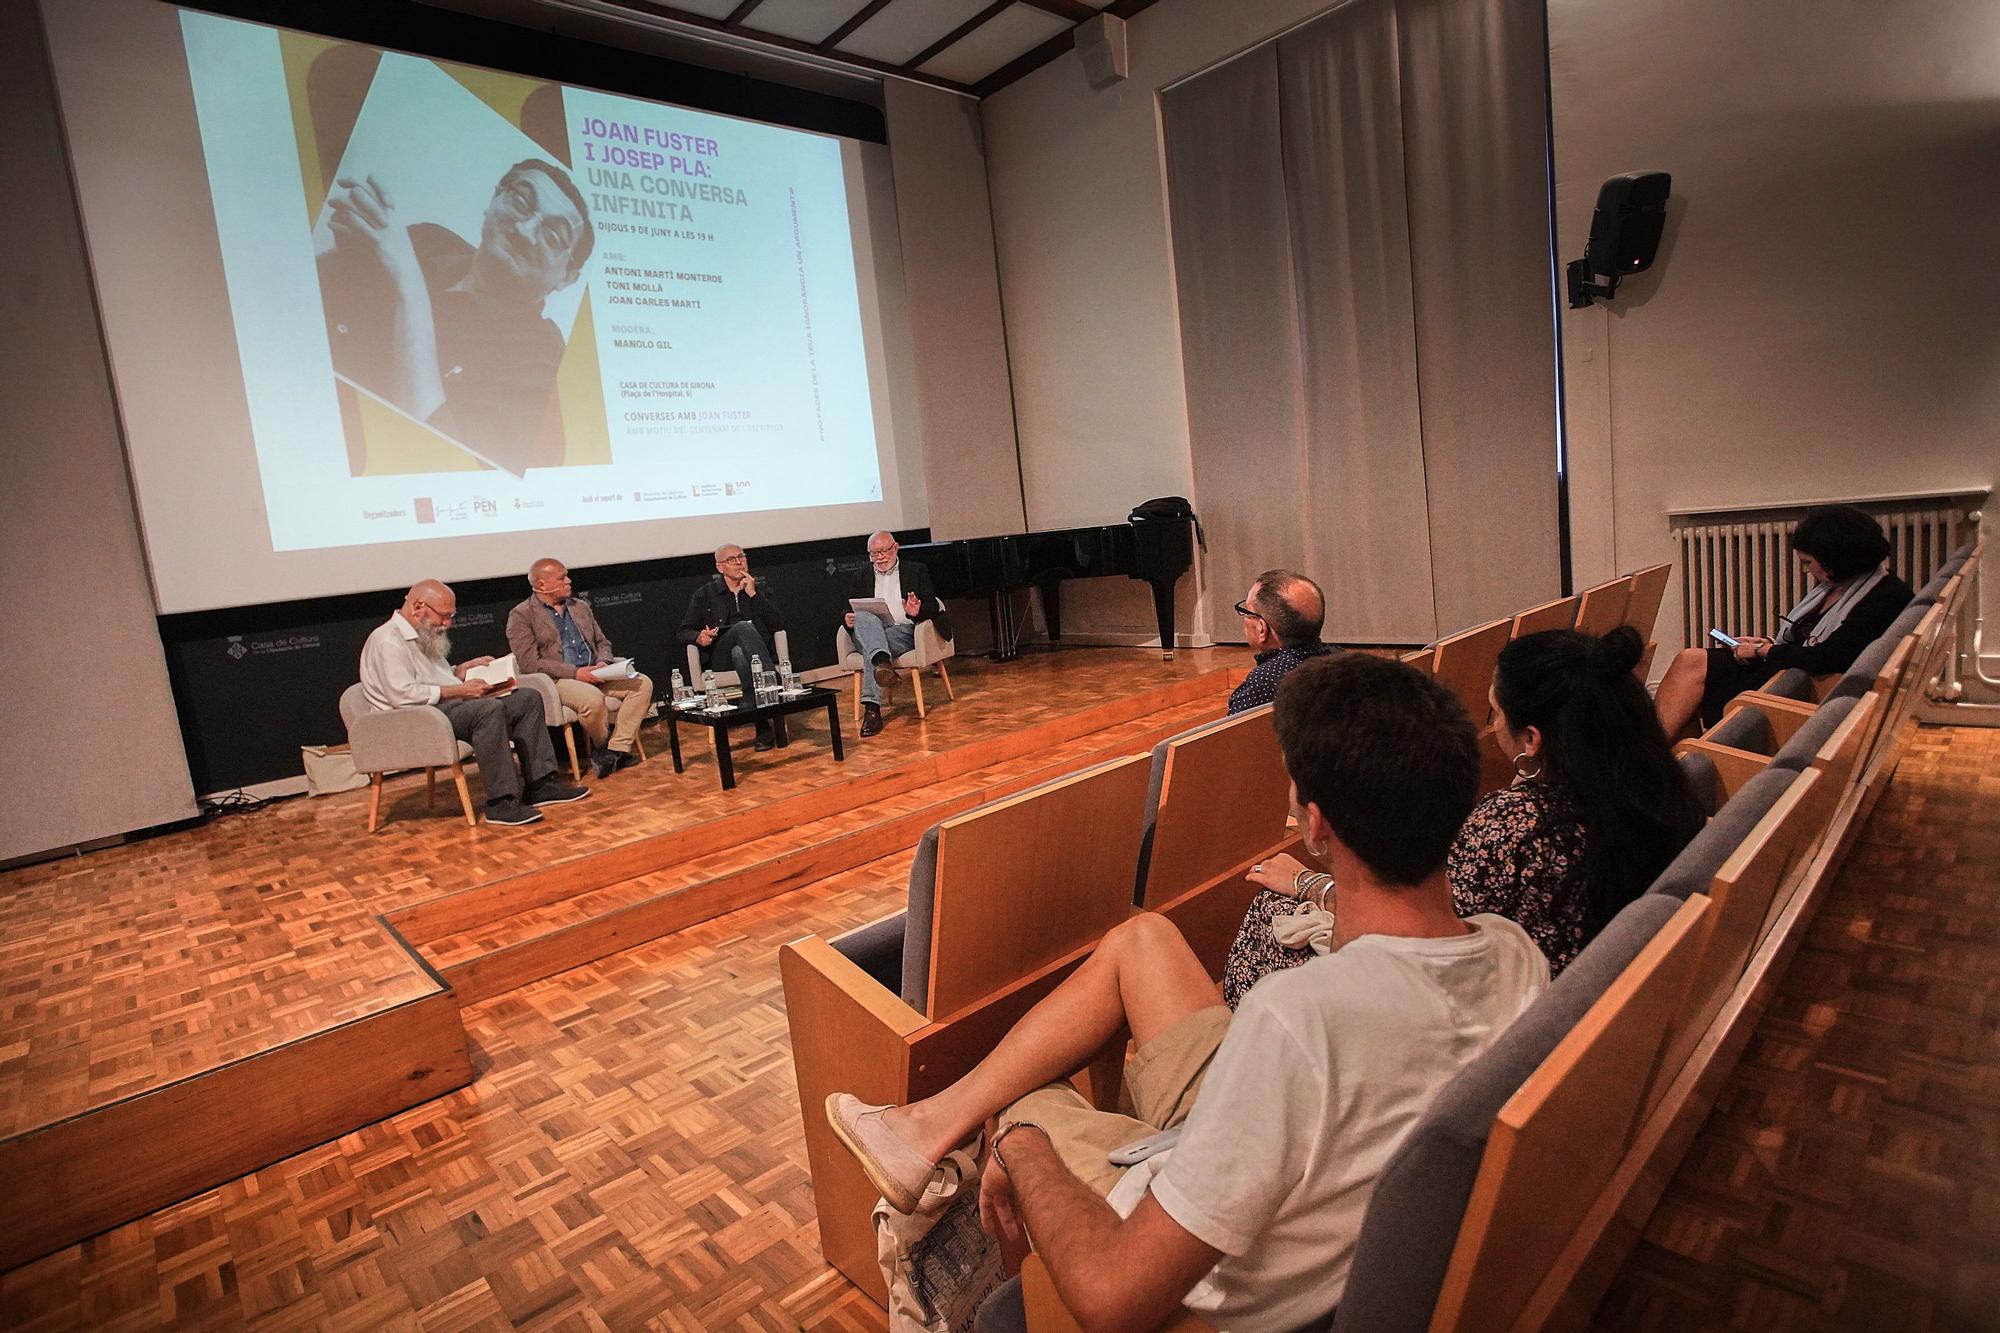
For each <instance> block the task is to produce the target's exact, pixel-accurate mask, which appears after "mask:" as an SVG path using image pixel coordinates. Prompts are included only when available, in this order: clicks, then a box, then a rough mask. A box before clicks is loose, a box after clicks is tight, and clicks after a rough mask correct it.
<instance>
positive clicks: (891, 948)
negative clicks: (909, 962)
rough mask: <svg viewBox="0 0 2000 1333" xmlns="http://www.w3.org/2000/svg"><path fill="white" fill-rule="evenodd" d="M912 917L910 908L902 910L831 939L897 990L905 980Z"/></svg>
mask: <svg viewBox="0 0 2000 1333" xmlns="http://www.w3.org/2000/svg"><path fill="white" fill-rule="evenodd" d="M908 918H909V913H908V912H898V913H896V915H894V916H888V917H883V918H882V919H881V920H880V921H871V922H869V923H868V924H867V925H865V926H861V927H858V928H856V929H854V930H850V931H848V932H847V933H846V934H845V935H836V936H835V937H834V938H833V939H831V940H828V941H827V943H829V944H831V945H832V946H833V947H834V950H835V952H837V953H839V954H840V955H842V956H843V957H845V958H846V959H847V961H848V962H850V963H853V964H854V965H855V966H856V967H858V968H860V969H861V970H862V971H863V972H866V973H867V974H868V975H869V976H871V977H873V978H874V979H875V981H876V982H877V983H878V984H879V985H880V986H881V987H882V989H883V990H886V991H894V990H897V989H898V988H899V987H901V986H902V984H903V934H904V930H905V928H906V927H907V925H908ZM925 938H926V939H928V938H929V935H928V934H926V936H925Z"/></svg>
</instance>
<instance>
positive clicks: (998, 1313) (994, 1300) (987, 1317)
mask: <svg viewBox="0 0 2000 1333" xmlns="http://www.w3.org/2000/svg"><path fill="white" fill-rule="evenodd" d="M972 1333H1028V1307H1027V1304H1026V1303H1025V1302H1024V1301H1023V1300H1022V1299H1021V1279H1020V1278H1018V1277H1010V1278H1008V1279H1007V1280H1006V1281H1005V1282H1002V1283H1001V1284H1000V1285H999V1286H997V1287H995V1288H994V1289H993V1294H992V1295H991V1296H988V1297H987V1298H986V1299H985V1300H984V1301H982V1302H981V1303H980V1306H979V1310H978V1313H976V1314H974V1315H973V1316H972Z"/></svg>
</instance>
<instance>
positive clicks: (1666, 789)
mask: <svg viewBox="0 0 2000 1333" xmlns="http://www.w3.org/2000/svg"><path fill="white" fill-rule="evenodd" d="M1642 649H1643V644H1642V642H1641V640H1640V638H1639V635H1638V632H1637V631H1635V630H1632V629H1630V628H1628V627H1624V626H1621V627H1619V628H1618V629H1614V630H1612V631H1611V632H1610V633H1609V634H1606V635H1605V636H1603V637H1602V638H1593V637H1591V636H1590V635H1588V634H1579V633H1577V632H1576V631H1574V630H1549V631H1547V632H1545V633H1541V634H1529V635H1526V636H1524V637H1522V638H1520V639H1516V640H1515V641H1514V642H1513V643H1510V644H1508V645H1507V647H1506V649H1505V650H1504V651H1502V652H1501V654H1500V661H1499V665H1498V666H1497V667H1496V668H1495V669H1494V672H1493V687H1492V690H1491V693H1490V696H1489V697H1490V699H1491V701H1492V704H1493V708H1494V712H1495V714H1496V719H1495V721H1496V727H1495V730H1496V732H1497V734H1498V738H1499V740H1500V743H1501V744H1502V745H1503V746H1505V747H1506V749H1507V753H1508V754H1510V755H1511V756H1513V759H1514V772H1515V774H1516V777H1515V779H1514V783H1513V785H1512V786H1509V787H1504V788H1502V789H1501V790H1499V791H1496V792H1494V793H1492V794H1491V795H1489V796H1487V797H1486V799H1485V800H1483V801H1481V802H1480V803H1479V805H1478V806H1477V807H1476V808H1475V809H1474V810H1473V812H1472V814H1471V815H1470V816H1469V817H1468V818H1467V819H1466V821H1465V824H1464V826H1463V827H1461V828H1460V829H1459V831H1458V836H1457V837H1456V838H1455V839H1454V840H1453V842H1452V847H1451V853H1450V856H1449V858H1448V859H1447V861H1446V869H1447V872H1448V874H1449V875H1450V878H1451V893H1452V902H1453V905H1454V906H1455V907H1456V908H1457V910H1458V913H1459V915H1460V916H1472V915H1475V914H1477V913H1480V912H1491V913H1494V914H1496V915H1499V916H1504V917H1507V918H1508V919H1510V920H1512V921H1514V922H1515V923H1516V924H1518V925H1519V926H1520V927H1521V928H1522V929H1524V930H1526V931H1527V932H1528V935H1529V937H1530V938H1532V939H1533V940H1534V941H1535V943H1536V944H1537V945H1539V946H1540V947H1541V950H1542V952H1543V953H1544V954H1545V955H1546V956H1547V957H1548V960H1549V971H1550V972H1551V973H1556V972H1560V971H1561V970H1562V969H1563V968H1564V967H1566V966H1568V964H1569V962H1570V960H1571V959H1573V958H1575V957H1576V955H1577V954H1578V953H1580V952H1581V951H1582V950H1583V946H1584V945H1586V944H1588V943H1589V942H1590V941H1591V939H1592V938H1593V937H1594V936H1595V935H1596V934H1597V932H1598V931H1599V930H1601V929H1603V927H1604V924H1605V923H1606V922H1607V921H1609V920H1610V919H1611V918H1612V917H1613V916H1616V915H1617V914H1618V911H1619V909H1620V908H1622V907H1624V906H1625V904H1627V903H1629V902H1631V901H1632V900H1633V899H1634V898H1637V897H1638V896H1639V895H1640V894H1642V893H1644V892H1645V891H1646V887H1647V886H1648V885H1650V884H1651V883H1652V882H1653V880H1654V879H1655V878H1656V877H1657V876H1658V875H1659V873H1660V872H1661V871H1662V870H1664V869H1666V866H1667V863H1668V862H1669V861H1672V860H1673V859H1674V857H1675V856H1677V855H1679V853H1680V850H1681V848H1683V847H1685V846H1686V845H1687V842H1688V839H1690V838H1692V837H1693V836H1694V835H1695V834H1696V833H1697V832H1698V831H1700V829H1701V825H1702V819H1703V815H1702V811H1701V806H1700V803H1699V802H1698V801H1697V800H1696V799H1695V794H1694V791H1693V790H1692V789H1691V788H1690V787H1689V786H1688V783H1687V778H1686V776H1685V775H1683V774H1682V772H1681V770H1680V766H1679V765H1678V764H1676V763H1675V762H1674V756H1673V751H1672V749H1671V748H1670V747H1669V746H1668V744H1667V738H1666V735H1665V734H1664V733H1663V732H1662V731H1661V730H1660V724H1659V721H1658V719H1657V718H1655V716H1654V714H1653V706H1652V701H1651V700H1649V699H1648V698H1647V697H1646V690H1645V687H1644V686H1643V685H1641V684H1640V683H1639V681H1638V679H1637V677H1635V676H1634V675H1633V674H1632V669H1633V668H1634V667H1635V666H1637V665H1638V663H1639V657H1640V653H1641V651H1642ZM1327 878H1328V877H1327V876H1325V875H1322V874H1319V873H1317V872H1315V871H1310V870H1307V869H1306V868H1305V867H1304V866H1303V865H1302V864H1300V863H1299V862H1298V861H1297V860H1296V859H1295V858H1293V857H1290V856H1277V857H1273V858H1272V859H1271V860H1269V861H1265V862H1263V863H1261V864H1259V865H1258V866H1256V867H1254V868H1253V869H1252V870H1251V873H1250V879H1251V880H1252V881H1253V882H1254V883H1257V884H1259V885H1262V886H1263V887H1264V889H1265V890H1266V891H1265V892H1263V893H1260V894H1258V895H1257V897H1256V899H1254V900H1253V901H1252V902H1251V905H1250V910H1249V912H1248V913H1247V914H1246V915H1245V917H1244V921H1243V927H1242V929H1241V930H1239V931H1238V932H1237V936H1236V941H1235V943H1234V944H1232V945H1231V946H1230V950H1229V959H1228V961H1227V963H1226V964H1225V965H1224V967H1223V973H1222V990H1223V1000H1224V1002H1225V1003H1227V1004H1230V1005H1232V1006H1233V1005H1234V1004H1235V1003H1236V1002H1237V1001H1238V1000H1240V999H1241V998H1242V997H1243V995H1244V994H1245V993H1247V992H1248V991H1249V989H1250V987H1251V986H1252V985H1254V984H1255V983H1256V982H1257V981H1258V979H1260V978H1261V977H1263V976H1265V975H1267V974H1268V973H1270V972H1273V971H1276V970H1278V969H1280V968H1285V967H1295V966H1297V965H1298V964H1300V963H1303V962H1305V961H1306V960H1307V959H1309V958H1311V957H1312V956H1313V954H1314V952H1315V951H1316V947H1317V946H1316V945H1315V943H1314V940H1315V937H1316V936H1318V935H1320V934H1321V933H1325V934H1326V935H1328V936H1329V937H1330V934H1331V927H1332V920H1331V918H1330V917H1329V916H1328V915H1327V914H1326V913H1325V912H1323V911H1318V910H1316V909H1315V908H1314V906H1313V904H1314V903H1316V902H1318V901H1320V900H1322V899H1324V897H1325V881H1326V880H1327ZM1301 904H1302V905H1301Z"/></svg>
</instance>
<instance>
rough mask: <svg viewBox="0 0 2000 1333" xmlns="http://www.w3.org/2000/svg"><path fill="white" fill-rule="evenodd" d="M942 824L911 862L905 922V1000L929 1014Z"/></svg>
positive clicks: (927, 835)
mask: <svg viewBox="0 0 2000 1333" xmlns="http://www.w3.org/2000/svg"><path fill="white" fill-rule="evenodd" d="M937 846H938V826H937V825H936V824H933V825H931V826H930V827H929V828H927V829H925V830H924V836H923V838H922V840H921V841H919V842H918V843H917V854H916V856H915V857H913V858H912V859H911V861H910V905H909V910H908V911H907V912H905V913H904V916H905V917H906V918H907V920H906V921H905V922H904V925H903V978H902V980H903V985H902V992H901V993H902V996H903V1003H904V1004H907V1005H909V1006H910V1008H912V1009H914V1010H916V1011H917V1012H918V1013H920V1014H924V1015H929V1013H930V999H931V918H932V916H933V915H934V913H935V911H936V908H937Z"/></svg>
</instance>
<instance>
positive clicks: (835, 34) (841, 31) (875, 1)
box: [819, 0, 889, 51]
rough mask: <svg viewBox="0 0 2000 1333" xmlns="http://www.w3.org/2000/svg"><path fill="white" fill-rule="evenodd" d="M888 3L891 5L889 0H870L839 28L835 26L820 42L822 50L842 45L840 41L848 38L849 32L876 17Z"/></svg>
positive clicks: (829, 49)
mask: <svg viewBox="0 0 2000 1333" xmlns="http://www.w3.org/2000/svg"><path fill="white" fill-rule="evenodd" d="M888 5H889V0H868V3H867V4H865V5H863V6H861V8H859V9H857V10H855V11H854V16H853V17H852V18H850V19H848V20H847V22H845V23H843V24H841V25H840V26H839V27H838V28H835V29H834V30H833V31H832V32H830V33H828V34H827V35H826V37H825V38H824V39H822V40H821V42H820V44H819V49H820V50H822V51H831V50H832V49H833V48H834V47H836V46H838V45H840V43H842V42H844V41H846V40H847V34H849V33H851V32H853V31H854V30H855V29H856V28H858V27H860V26H861V25H862V24H864V23H866V22H867V21H868V20H869V19H872V18H874V17H875V15H876V14H878V13H880V12H881V11H882V10H884V9H886V8H888Z"/></svg>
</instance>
